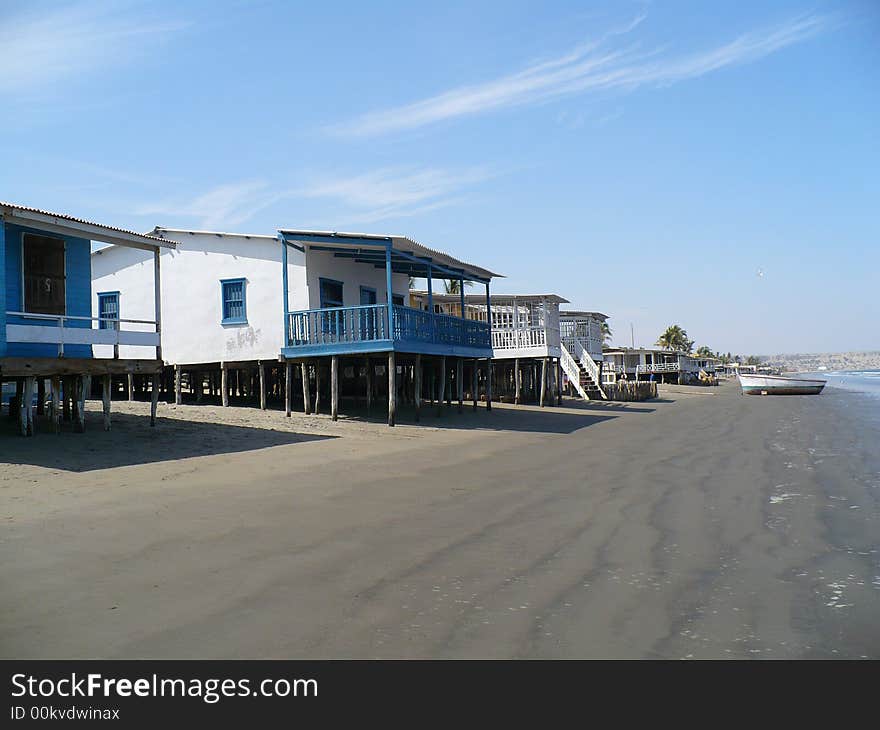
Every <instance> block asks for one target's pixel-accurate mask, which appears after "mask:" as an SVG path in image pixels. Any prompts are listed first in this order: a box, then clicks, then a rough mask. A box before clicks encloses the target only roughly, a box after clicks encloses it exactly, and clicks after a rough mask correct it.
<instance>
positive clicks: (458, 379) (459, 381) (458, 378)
mask: <svg viewBox="0 0 880 730" xmlns="http://www.w3.org/2000/svg"><path fill="white" fill-rule="evenodd" d="M463 362H464V361H463V360H462V359H461V358H460V357H457V358H455V384H456V385H457V386H458V412H459V413H461V411H462V408H463V406H464V377H463V373H464V366H463Z"/></svg>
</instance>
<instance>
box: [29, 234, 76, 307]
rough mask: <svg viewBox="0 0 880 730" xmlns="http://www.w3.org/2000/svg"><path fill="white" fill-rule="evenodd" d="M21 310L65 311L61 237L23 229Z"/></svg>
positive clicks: (62, 243)
mask: <svg viewBox="0 0 880 730" xmlns="http://www.w3.org/2000/svg"><path fill="white" fill-rule="evenodd" d="M22 274H23V276H22V278H23V283H24V311H25V312H33V313H34V314H65V313H66V312H67V309H66V307H65V300H64V239H62V238H52V237H50V236H37V235H34V234H32V233H25V234H24V237H23V239H22Z"/></svg>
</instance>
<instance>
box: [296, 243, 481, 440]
mask: <svg viewBox="0 0 880 730" xmlns="http://www.w3.org/2000/svg"><path fill="white" fill-rule="evenodd" d="M279 238H280V240H281V244H282V251H283V255H284V258H285V261H287V260H288V259H289V257H290V256H291V255H292V254H291V252H293V254H296V255H299V256H302V257H303V258H304V264H305V271H306V288H307V296H308V307H307V308H297V307H293V306H290V304H289V302H290V301H291V300H290V280H289V278H287V275H286V274H285V279H284V282H283V291H284V336H285V342H284V345H283V347H282V348H281V355H282V357H283V359H284V361H285V363H286V368H287V374H286V381H287V382H288V383H289V382H291V379H292V370H293V365H295V364H298V365H299V369H300V370H301V379H302V384H303V391H304V392H303V401H304V403H305V408H306V412H308V409H309V405H308V404H309V402H310V398H309V391H308V389H309V387H310V385H309V384H310V383H311V382H312V381H313V380H314V381H315V383H316V387H318V388H320V386H319V385H318V382H319V378H320V373H321V372H322V371H327V370H329V380H330V409H331V414H332V415H333V417H334V418H335V417H336V414H337V412H338V407H339V399H340V397H341V396H343V395H349V396H351V397H352V398H353V399H356V400H360V401H361V402H362V403H364V404H365V405H366V407H367V408H369V407H370V406H371V403H372V401H373V399H374V398H375V397H376V396H377V395H384V396H386V397H387V402H388V424H389V425H390V426H393V425H394V423H395V419H396V411H397V404H398V402H399V401H403V402H406V403H411V404H412V405H413V406H414V409H415V417H416V419H417V420H418V419H419V416H420V413H421V409H422V406H423V402H424V401H425V400H427V401H430V402H432V403H436V405H437V411H438V413H440V412H442V411H443V408H444V404H445V405H451V402H452V400H457V401H458V409H459V410H461V408H462V403H463V400H464V398H465V394H466V393H467V394H468V396H469V398H470V399H471V400H472V401H473V407H474V408H476V407H477V401H478V399H480V397H481V396H480V394H481V393H482V397H483V398H484V399H485V402H486V407H487V408H488V409H491V407H492V368H491V358H492V340H491V317H490V318H489V319H488V320H487V321H478V320H474V319H468V318H466V317H464V316H461V314H459V315H453V314H445V313H442V312H440V311H437V310H435V308H434V306H433V287H434V282H435V280H436V279H437V278H442V279H445V280H454V281H457V282H458V285H459V291H460V292H462V294H460V295H459V297H460V302H461V306H462V310H463V309H464V304H463V300H464V294H463V292H464V289H465V286H466V285H467V284H468V283H469V282H473V283H478V284H479V285H481V286H484V287H485V291H486V294H485V299H487V300H488V299H489V298H490V291H489V285H490V281H491V279H492V278H493V277H496V276H498V274H495V273H493V272H491V271H489V270H487V269H483V268H481V267H478V266H474V265H472V264H469V263H466V262H464V261H461V260H459V259H456V258H454V257H452V256H449V255H448V254H445V253H442V252H440V251H435V250H433V249H429V248H427V247H425V246H423V245H422V244H420V243H418V242H416V241H413V240H412V239H410V238H407V237H404V236H380V235H370V234H360V233H339V232H329V231H304V230H289V229H287V230H281V231H279ZM283 271H285V272H286V271H287V267H283ZM377 275H378V276H379V277H380V278H379V279H378V280H377V279H376V277H377ZM412 278H424V279H425V280H426V281H427V285H428V289H427V292H426V298H427V309H423V308H420V307H414V306H411V305H410V304H411V302H410V301H409V299H410V297H409V282H410V280H411V279H412ZM310 373H311V375H310ZM379 378H382V380H384V381H385V387H384V388H383V387H382V384H381V383H380V382H378V381H379ZM325 382H326V380H325ZM288 408H289V404H288Z"/></svg>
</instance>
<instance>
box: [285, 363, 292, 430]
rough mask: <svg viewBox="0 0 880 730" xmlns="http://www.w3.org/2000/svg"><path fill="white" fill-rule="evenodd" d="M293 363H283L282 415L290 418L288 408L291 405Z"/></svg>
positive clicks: (289, 408)
mask: <svg viewBox="0 0 880 730" xmlns="http://www.w3.org/2000/svg"><path fill="white" fill-rule="evenodd" d="M291 385H293V363H290V362H285V363H284V415H285V416H287V417H288V418H290V410H291V407H292V406H293V389H292V388H291V387H290V386H291Z"/></svg>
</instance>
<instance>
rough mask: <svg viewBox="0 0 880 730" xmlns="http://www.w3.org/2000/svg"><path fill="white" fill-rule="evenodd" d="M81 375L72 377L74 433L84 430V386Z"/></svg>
mask: <svg viewBox="0 0 880 730" xmlns="http://www.w3.org/2000/svg"><path fill="white" fill-rule="evenodd" d="M83 380H84V378H83V376H82V375H74V376H73V394H72V395H73V400H72V405H73V414H72V417H73V430H74V431H76V433H83V432H84V431H85V430H86V414H85V413H84V411H85V408H84V404H83V397H84V390H85V384H84V383H83Z"/></svg>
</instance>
